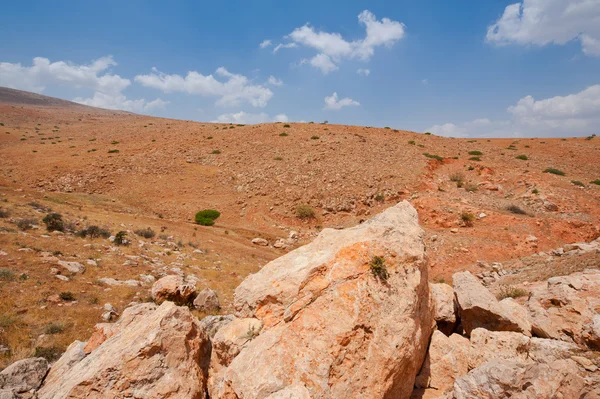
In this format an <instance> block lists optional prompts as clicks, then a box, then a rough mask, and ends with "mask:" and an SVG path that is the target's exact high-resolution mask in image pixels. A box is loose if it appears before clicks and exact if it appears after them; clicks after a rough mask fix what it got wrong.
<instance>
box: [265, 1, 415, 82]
mask: <svg viewBox="0 0 600 399" xmlns="http://www.w3.org/2000/svg"><path fill="white" fill-rule="evenodd" d="M358 21H359V23H360V24H361V25H363V26H364V27H365V30H366V35H365V37H364V38H363V39H361V40H354V41H347V40H346V39H344V38H343V37H342V35H341V34H339V33H329V32H323V31H317V30H315V28H314V27H312V26H310V25H308V24H306V25H304V26H302V27H300V28H296V29H294V31H292V33H290V34H289V35H287V36H286V38H287V39H289V40H291V41H292V42H291V43H290V44H297V45H301V46H304V47H308V48H312V49H314V50H316V51H317V52H318V54H317V55H316V56H314V57H313V58H311V59H310V60H303V61H304V62H303V63H309V64H310V65H312V66H313V67H315V68H318V69H320V70H321V72H323V73H325V74H327V73H329V72H331V71H334V70H337V69H338V64H339V63H340V62H341V61H342V60H343V59H360V60H363V61H368V60H370V59H371V57H372V56H373V54H374V53H375V48H376V47H380V46H385V47H391V46H393V45H394V43H396V42H397V41H398V40H400V39H402V38H403V37H404V33H405V32H404V30H405V26H404V24H403V23H401V22H397V21H392V20H390V19H389V18H383V19H381V20H380V21H379V20H377V18H376V17H375V15H374V14H373V13H372V12H370V11H368V10H365V11H363V12H361V13H360V14H359V15H358ZM276 49H277V47H276Z"/></svg>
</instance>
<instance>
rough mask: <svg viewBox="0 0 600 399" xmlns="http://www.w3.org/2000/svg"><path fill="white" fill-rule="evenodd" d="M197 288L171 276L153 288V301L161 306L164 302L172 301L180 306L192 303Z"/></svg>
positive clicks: (155, 284) (164, 278)
mask: <svg viewBox="0 0 600 399" xmlns="http://www.w3.org/2000/svg"><path fill="white" fill-rule="evenodd" d="M195 292H196V288H195V287H194V286H193V285H192V284H189V283H186V282H185V281H184V280H183V277H181V276H178V275H169V276H165V277H163V278H161V279H159V280H158V281H157V282H156V283H154V285H153V286H152V299H153V300H154V301H155V302H156V303H158V304H160V303H162V302H164V301H172V302H175V303H178V304H185V303H189V302H191V300H192V299H193V296H194V294H195Z"/></svg>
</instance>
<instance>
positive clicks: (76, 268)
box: [57, 260, 85, 273]
mask: <svg viewBox="0 0 600 399" xmlns="http://www.w3.org/2000/svg"><path fill="white" fill-rule="evenodd" d="M57 264H58V265H59V266H61V267H62V268H63V269H66V270H68V271H69V272H71V273H83V272H84V271H85V266H84V265H82V264H81V263H79V262H67V261H64V260H59V261H58V262H57Z"/></svg>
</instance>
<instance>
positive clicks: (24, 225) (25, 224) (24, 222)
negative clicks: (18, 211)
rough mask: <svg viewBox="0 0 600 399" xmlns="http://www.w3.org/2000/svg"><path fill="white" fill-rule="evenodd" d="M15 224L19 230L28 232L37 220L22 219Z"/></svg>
mask: <svg viewBox="0 0 600 399" xmlns="http://www.w3.org/2000/svg"><path fill="white" fill-rule="evenodd" d="M15 224H16V225H17V227H18V228H19V229H21V230H23V231H25V230H29V229H31V228H33V226H35V225H36V224H37V219H33V218H23V219H19V220H17V221H16V223H15Z"/></svg>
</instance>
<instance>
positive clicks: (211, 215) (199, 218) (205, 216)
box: [195, 209, 221, 226]
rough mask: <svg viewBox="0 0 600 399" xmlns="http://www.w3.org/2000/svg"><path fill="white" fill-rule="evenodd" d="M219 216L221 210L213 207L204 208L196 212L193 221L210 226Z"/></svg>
mask: <svg viewBox="0 0 600 399" xmlns="http://www.w3.org/2000/svg"><path fill="white" fill-rule="evenodd" d="M219 216H221V212H219V211H216V210H214V209H204V210H202V211H200V212H198V213H196V216H195V221H196V223H198V224H199V225H202V226H212V225H213V224H215V220H217V219H218V218H219Z"/></svg>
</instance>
